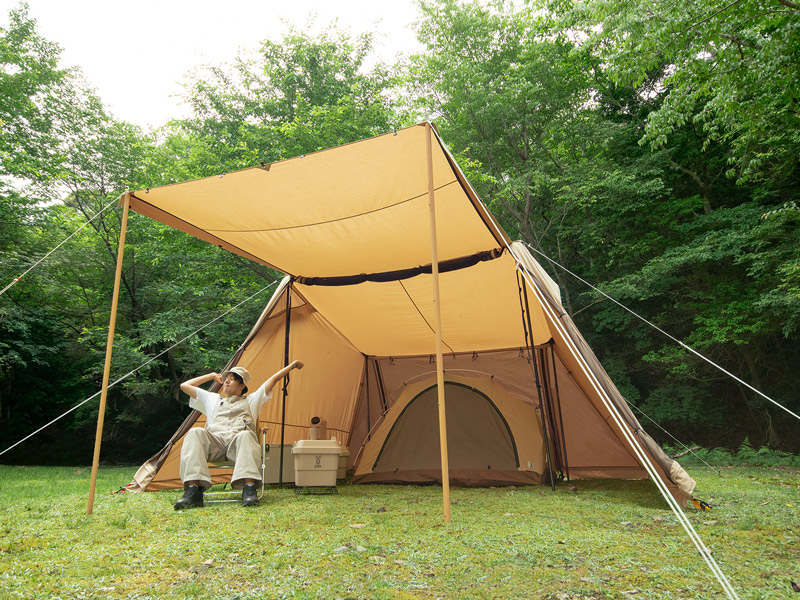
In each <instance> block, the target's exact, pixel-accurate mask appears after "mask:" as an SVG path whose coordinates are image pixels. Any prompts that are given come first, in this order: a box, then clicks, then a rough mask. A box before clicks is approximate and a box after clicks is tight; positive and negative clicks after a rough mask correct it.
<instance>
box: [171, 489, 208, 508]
mask: <svg viewBox="0 0 800 600" xmlns="http://www.w3.org/2000/svg"><path fill="white" fill-rule="evenodd" d="M200 506H203V490H202V489H201V488H199V487H198V486H196V485H190V486H189V487H187V488H186V490H185V491H184V492H183V496H182V497H181V499H180V500H178V501H177V502H176V503H175V510H183V509H184V508H198V507H200Z"/></svg>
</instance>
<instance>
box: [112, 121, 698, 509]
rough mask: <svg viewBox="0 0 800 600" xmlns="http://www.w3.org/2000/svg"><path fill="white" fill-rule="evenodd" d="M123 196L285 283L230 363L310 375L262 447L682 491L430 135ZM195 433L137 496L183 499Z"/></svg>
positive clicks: (394, 470) (364, 478)
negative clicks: (325, 439) (312, 440)
mask: <svg viewBox="0 0 800 600" xmlns="http://www.w3.org/2000/svg"><path fill="white" fill-rule="evenodd" d="M124 202H127V203H129V206H130V208H131V209H132V210H135V211H137V212H139V213H141V214H143V215H146V216H149V217H152V218H154V219H157V220H159V221H161V222H162V223H165V224H167V225H170V226H172V227H176V228H178V229H180V230H182V231H185V232H187V233H190V234H192V235H195V236H197V237H199V238H201V239H204V240H206V241H208V242H209V243H213V244H216V245H218V246H221V247H223V248H225V249H227V250H229V251H231V252H234V253H236V254H238V255H240V256H243V257H245V258H247V259H249V260H252V261H255V262H258V263H260V264H263V265H266V266H268V267H271V268H274V269H276V270H277V271H280V272H282V273H285V274H286V277H285V278H284V279H283V280H282V281H281V283H280V285H279V286H278V287H277V288H276V290H275V292H274V294H273V296H272V298H271V299H270V301H269V302H268V304H267V306H266V308H265V309H264V311H263V313H262V314H261V316H260V318H259V319H258V321H257V322H256V323H255V325H254V326H253V328H252V330H251V331H250V333H249V335H248V336H247V337H246V339H245V340H244V342H243V343H242V345H241V347H240V349H239V350H238V351H237V352H236V354H235V355H234V356H233V357H232V358H231V360H230V363H229V365H234V364H238V365H242V366H244V367H246V368H247V369H248V370H249V371H250V372H251V374H252V376H253V381H254V382H257V381H263V380H264V379H265V378H266V377H268V376H269V375H271V374H272V373H274V372H275V371H277V370H278V369H279V368H280V367H281V366H282V365H283V364H284V362H285V361H286V360H287V358H288V357H291V358H292V359H295V358H296V359H301V360H303V361H305V363H306V367H305V369H303V371H302V372H297V373H295V374H293V375H292V378H291V382H290V384H289V386H288V388H287V389H288V397H286V398H284V397H283V392H282V391H281V390H278V389H277V386H276V389H275V397H274V399H273V400H272V401H271V402H269V403H268V404H267V405H266V406H265V407H264V410H263V411H262V414H261V415H260V422H261V424H262V425H264V424H266V425H268V426H269V441H270V443H279V442H281V441H283V442H285V443H291V442H293V441H295V440H298V439H304V438H305V437H307V435H308V433H307V432H308V425H309V423H310V419H311V418H312V417H313V416H321V417H324V418H325V419H326V420H327V426H328V432H329V434H333V435H335V436H337V439H339V440H340V441H341V442H342V443H343V444H344V445H346V446H349V448H350V458H349V461H350V463H349V467H350V469H351V470H353V471H354V472H355V477H354V481H356V482H359V481H361V482H370V481H384V482H389V481H406V482H413V481H441V482H442V483H443V484H447V485H449V482H450V481H451V480H452V481H453V482H455V483H459V484H464V485H502V484H512V483H513V484H518V483H543V482H552V481H553V480H554V479H555V478H556V477H558V476H559V475H563V476H565V477H569V478H571V479H576V478H590V477H591V478H597V477H613V478H643V477H648V476H650V477H651V478H653V479H654V481H656V483H657V484H658V485H659V486H660V488H662V490H663V489H667V490H668V491H669V493H671V494H672V496H673V497H674V498H675V499H676V500H677V501H678V502H680V503H681V504H682V505H684V506H685V505H686V501H687V499H688V498H689V497H690V496H691V493H692V490H693V488H694V482H693V481H692V480H691V478H690V477H689V476H688V475H687V474H686V473H685V471H684V470H683V469H682V468H681V467H680V465H679V464H678V463H677V462H675V461H674V460H672V459H670V458H669V457H667V456H666V455H665V454H664V453H663V451H662V450H661V449H660V448H659V447H658V445H657V444H655V443H654V441H653V440H652V439H651V438H650V437H649V436H648V435H647V433H646V432H645V431H644V430H643V429H642V427H641V425H640V424H639V422H638V421H637V420H636V418H635V417H634V415H633V414H632V413H631V411H630V409H629V408H628V406H627V404H626V402H625V400H624V398H623V397H622V396H621V394H620V393H619V391H618V390H617V388H616V387H615V386H614V384H613V382H612V381H611V380H610V378H609V377H608V375H607V374H606V372H605V371H604V370H603V367H602V365H601V364H600V362H599V361H598V359H597V358H596V356H595V355H594V353H593V352H592V350H591V349H590V348H589V346H588V345H587V343H586V341H585V340H584V338H583V337H582V336H581V334H580V333H579V332H578V330H577V328H576V327H575V325H574V323H573V321H572V320H571V319H570V317H569V315H567V314H566V312H565V310H564V308H563V306H562V304H561V300H560V292H559V289H558V286H557V285H556V284H555V282H554V281H553V280H552V279H551V278H550V277H549V276H548V275H547V273H546V272H545V271H544V270H543V269H542V268H541V266H540V265H539V264H538V263H537V262H536V261H535V260H534V258H533V257H532V256H531V255H530V254H529V252H528V251H527V249H526V248H525V247H524V245H522V244H520V243H513V242H512V241H511V240H510V239H509V237H508V236H507V234H506V233H505V232H504V231H503V230H502V228H501V227H500V226H499V225H498V224H497V223H496V221H495V220H494V219H493V217H492V215H491V214H490V213H489V211H488V210H487V209H486V207H485V206H484V205H483V203H482V202H481V201H480V199H479V198H478V197H477V195H476V194H475V192H474V190H473V189H472V188H471V187H470V185H469V182H468V181H467V179H466V178H465V176H464V174H463V173H462V172H461V170H460V169H459V167H458V165H457V164H456V162H455V160H454V159H453V157H452V156H451V154H450V153H449V152H448V151H447V149H446V147H445V146H444V144H443V142H442V141H441V139H440V138H439V136H438V133H437V132H436V130H435V128H433V127H432V126H431V125H430V124H429V123H423V124H420V125H416V126H413V127H409V128H406V129H402V130H398V131H396V132H391V133H388V134H385V135H381V136H377V137H374V138H371V139H368V140H363V141H360V142H356V143H352V144H348V145H345V146H340V147H337V148H333V149H330V150H324V151H320V152H317V153H314V154H309V155H305V156H301V157H297V158H293V159H290V160H285V161H280V162H276V163H272V164H263V165H259V166H256V167H253V168H249V169H244V170H241V171H237V172H233V173H226V174H223V175H220V176H216V177H209V178H205V179H200V180H196V181H189V182H185V183H180V184H175V185H169V186H164V187H159V188H151V189H146V190H137V191H133V192H129V193H128V194H127V195H126V197H125V199H124ZM431 232H433V235H432V233H431ZM434 257H435V258H434ZM434 396H435V398H434ZM437 399H438V401H437ZM437 405H438V406H437ZM436 408H439V410H440V412H439V415H441V414H442V412H444V413H445V414H446V419H444V420H441V419H438V418H437V416H438V415H437V413H436ZM437 421H438V422H439V426H440V427H444V425H445V424H446V429H442V430H440V433H439V436H437V435H436V433H435V429H434V428H435V424H436V422H437ZM202 422H203V420H202V416H201V415H199V414H197V413H193V414H192V415H190V416H189V417H188V418H187V420H186V421H185V422H184V424H183V425H182V426H181V428H180V429H179V430H178V432H176V434H175V435H174V436H173V438H172V439H171V440H169V442H168V443H167V445H166V446H165V448H164V449H163V450H162V451H161V452H160V453H158V454H157V455H156V456H154V457H153V458H152V459H150V460H149V461H148V462H147V463H146V464H145V465H144V466H143V467H142V468H141V469H140V470H139V472H138V473H137V474H136V477H135V482H134V485H133V486H132V487H133V488H135V489H137V490H139V491H145V490H156V489H165V488H172V487H179V486H180V482H179V480H178V474H177V468H178V467H177V464H178V456H179V452H180V445H181V439H182V435H183V433H184V432H185V431H186V430H187V429H188V428H189V427H192V426H198V425H201V424H202ZM443 440H444V441H443ZM437 443H440V444H441V445H440V446H437V445H436V444H437ZM445 450H447V451H446V452H445ZM447 456H450V459H451V460H452V464H450V465H448V463H447V462H446V458H447ZM440 459H441V462H439V461H440ZM442 465H445V466H444V467H443V466H442ZM445 471H446V472H447V475H448V476H447V477H445V478H442V473H443V472H445ZM220 477H221V476H220ZM215 481H220V479H216V478H215ZM448 504H449V502H448Z"/></svg>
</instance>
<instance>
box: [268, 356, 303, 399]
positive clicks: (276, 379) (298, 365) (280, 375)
mask: <svg viewBox="0 0 800 600" xmlns="http://www.w3.org/2000/svg"><path fill="white" fill-rule="evenodd" d="M304 366H305V363H304V362H302V361H299V360H296V361H294V362H291V363H289V364H288V365H287V366H285V367H283V368H282V369H281V370H280V371H278V372H277V373H275V375H273V376H272V377H270V378H269V379H267V380H266V381H265V382H264V385H263V387H264V391H265V392H269V391H270V390H271V389H272V388H273V387H274V386H275V384H276V383H278V382H279V381H280V380H281V379H283V378H284V377H286V374H287V373H288V372H289V371H291V370H292V369H302V368H303V367H304Z"/></svg>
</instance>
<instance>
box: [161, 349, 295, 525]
mask: <svg viewBox="0 0 800 600" xmlns="http://www.w3.org/2000/svg"><path fill="white" fill-rule="evenodd" d="M302 368H303V363H302V362H300V361H299V360H296V361H294V362H293V363H291V364H290V365H288V366H286V367H284V368H283V369H281V370H280V371H278V372H277V373H275V374H274V375H273V376H272V377H270V378H269V379H267V380H266V381H265V382H264V383H263V384H261V387H259V388H258V389H257V390H256V391H255V392H254V393H252V394H250V395H249V396H245V394H247V386H248V384H249V383H250V373H248V372H247V369H245V368H244V367H232V368H230V369H228V370H227V371H225V372H224V373H222V375H220V374H219V373H208V374H207V375H200V376H199V377H195V378H194V379H190V380H188V381H185V382H183V383H182V384H181V390H183V391H184V392H186V393H187V394H188V395H189V397H190V398H191V399H190V400H189V406H190V407H192V408H194V409H196V410H199V411H200V412H201V413H203V414H204V415H205V416H206V426H205V427H193V428H192V429H190V430H189V431H187V432H186V435H185V436H184V438H183V447H182V448H181V468H180V475H181V481H182V482H183V489H184V493H183V496H182V497H181V498H180V499H179V500H178V501H177V502H176V503H175V510H182V509H186V508H196V507H199V506H203V492H204V491H205V490H207V489H208V488H210V487H211V473H210V471H209V468H208V461H214V460H232V461H234V468H233V475H232V477H231V487H232V488H233V489H241V490H242V506H255V505H257V504H258V494H257V492H256V489H257V486H260V485H261V472H260V470H259V467H258V465H259V460H260V458H261V446H260V445H259V443H258V437H257V435H256V423H257V422H258V415H259V413H260V412H261V407H262V406H264V404H265V403H266V402H268V401H269V399H270V398H272V388H273V387H274V386H275V384H276V383H277V382H278V381H280V380H281V379H282V378H283V377H284V376H286V374H288V373H289V371H291V370H292V369H302ZM209 381H215V382H217V383H219V384H221V385H222V388H221V390H220V391H221V392H222V393H221V394H216V393H213V392H209V391H208V390H204V389H203V388H200V387H198V386H200V385H203V384H204V383H207V382H209Z"/></svg>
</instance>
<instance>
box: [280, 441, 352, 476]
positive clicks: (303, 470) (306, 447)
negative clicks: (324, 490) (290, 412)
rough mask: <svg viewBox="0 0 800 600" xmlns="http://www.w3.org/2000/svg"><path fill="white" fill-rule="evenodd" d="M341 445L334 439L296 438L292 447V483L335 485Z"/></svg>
mask: <svg viewBox="0 0 800 600" xmlns="http://www.w3.org/2000/svg"><path fill="white" fill-rule="evenodd" d="M341 452H342V447H341V446H340V445H339V442H337V441H336V440H298V441H296V442H295V443H294V446H293V447H292V454H293V455H294V484H295V485H296V486H298V487H335V486H336V474H337V471H338V470H339V455H340V454H341Z"/></svg>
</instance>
